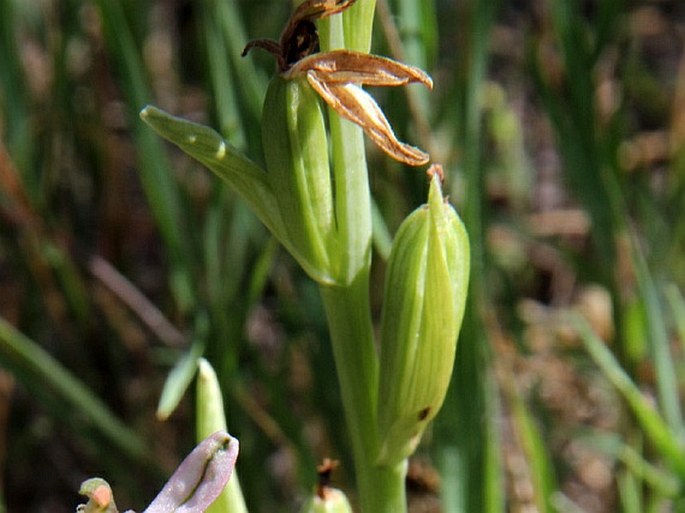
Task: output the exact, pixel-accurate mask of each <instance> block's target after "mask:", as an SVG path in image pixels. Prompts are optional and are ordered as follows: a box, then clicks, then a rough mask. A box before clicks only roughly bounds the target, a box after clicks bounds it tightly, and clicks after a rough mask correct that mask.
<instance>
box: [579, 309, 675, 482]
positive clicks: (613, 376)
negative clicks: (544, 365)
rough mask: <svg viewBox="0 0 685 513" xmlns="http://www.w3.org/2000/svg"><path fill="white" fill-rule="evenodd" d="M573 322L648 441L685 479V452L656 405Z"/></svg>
mask: <svg viewBox="0 0 685 513" xmlns="http://www.w3.org/2000/svg"><path fill="white" fill-rule="evenodd" d="M570 321H571V324H572V325H573V326H574V327H575V329H576V330H577V331H578V333H579V334H580V337H581V339H582V341H583V343H584V345H585V348H586V350H587V351H588V353H590V356H592V359H593V360H594V361H595V363H596V364H597V365H599V367H600V368H601V369H602V371H603V372H604V374H605V376H606V377H607V379H609V381H610V382H611V383H612V384H613V385H614V386H615V387H616V388H617V389H618V391H619V392H621V394H622V395H623V397H624V398H625V400H626V402H627V403H628V405H629V406H630V408H631V410H632V411H633V414H634V415H635V417H636V418H637V421H638V422H639V424H640V425H641V426H642V429H643V430H644V432H645V434H646V436H647V438H648V439H649V440H650V441H651V442H652V443H653V444H654V447H655V448H656V450H657V451H658V452H659V454H660V455H661V456H662V457H663V458H664V460H666V461H667V462H668V463H669V465H670V466H671V467H672V468H673V470H674V471H675V472H676V473H678V475H679V476H680V478H681V479H685V451H684V450H683V448H682V445H681V443H680V441H679V439H678V437H677V436H676V434H675V433H673V432H672V431H671V430H670V429H669V427H668V424H667V423H666V422H665V421H664V419H663V418H662V417H661V415H660V414H659V412H658V411H657V410H656V409H655V408H654V406H653V404H652V403H651V402H650V401H649V400H648V399H647V398H646V397H644V396H643V395H642V393H641V392H640V389H639V388H638V387H637V386H636V385H635V384H634V383H633V382H632V381H631V379H630V377H629V376H628V374H626V372H625V371H624V370H623V369H622V368H621V366H620V364H619V363H618V361H616V358H615V357H614V355H613V354H611V351H610V350H609V348H607V347H606V345H605V344H604V342H603V341H602V340H601V339H600V338H599V337H598V336H597V335H596V334H595V333H594V332H593V331H592V329H591V328H590V326H589V325H588V324H587V322H586V321H585V320H584V319H583V318H581V317H580V316H578V315H575V314H572V315H570Z"/></svg>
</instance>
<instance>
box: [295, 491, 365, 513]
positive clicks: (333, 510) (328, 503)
mask: <svg viewBox="0 0 685 513" xmlns="http://www.w3.org/2000/svg"><path fill="white" fill-rule="evenodd" d="M301 513H352V506H350V501H348V500H347V496H346V495H345V494H344V493H343V492H341V491H340V490H338V489H337V488H330V487H326V488H324V489H323V490H320V493H316V494H314V496H313V497H312V498H311V499H309V500H308V501H307V502H306V503H305V505H304V507H303V508H302V510H301Z"/></svg>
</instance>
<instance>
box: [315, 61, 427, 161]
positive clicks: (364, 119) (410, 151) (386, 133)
mask: <svg viewBox="0 0 685 513" xmlns="http://www.w3.org/2000/svg"><path fill="white" fill-rule="evenodd" d="M326 76H327V75H326V74H322V73H318V72H316V71H309V72H308V73H307V81H308V82H309V84H310V85H311V86H312V88H313V89H314V90H315V91H316V92H317V93H318V94H319V96H321V98H323V99H324V101H325V102H326V103H327V104H328V105H329V106H330V107H331V108H332V109H333V110H335V111H336V112H337V113H338V114H340V115H341V116H342V117H344V118H345V119H348V120H350V121H352V122H353V123H356V124H357V125H359V126H360V127H361V128H362V129H363V130H364V132H365V133H366V135H368V136H369V137H370V138H371V140H372V141H373V142H374V143H376V144H377V145H378V146H379V147H380V148H381V149H382V150H383V151H384V152H385V153H387V154H388V155H390V156H391V157H392V158H394V159H395V160H398V161H399V162H403V163H404V164H407V165H409V166H421V165H423V164H426V163H427V162H428V161H429V160H430V156H429V155H428V154H427V153H425V152H424V151H421V150H420V149H419V148H416V147H414V146H411V145H409V144H406V143H403V142H401V141H399V140H398V139H397V136H396V135H395V132H393V130H392V127H391V126H390V123H389V122H388V120H387V118H386V117H385V114H383V111H382V110H381V108H380V107H379V106H378V104H377V103H376V100H374V99H373V98H372V97H371V95H369V94H368V93H367V92H366V91H364V90H363V89H362V88H361V87H359V86H358V85H356V84H353V83H339V82H329V81H327V80H326Z"/></svg>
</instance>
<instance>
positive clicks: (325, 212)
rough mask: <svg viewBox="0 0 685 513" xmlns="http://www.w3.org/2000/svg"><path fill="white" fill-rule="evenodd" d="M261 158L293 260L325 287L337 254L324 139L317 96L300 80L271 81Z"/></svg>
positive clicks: (280, 79) (266, 105)
mask: <svg viewBox="0 0 685 513" xmlns="http://www.w3.org/2000/svg"><path fill="white" fill-rule="evenodd" d="M262 142H263V145H264V156H265V158H266V165H267V169H268V175H269V183H270V184H271V187H272V190H273V193H274V195H275V196H276V202H277V204H278V207H279V210H280V212H281V216H282V218H283V220H284V221H285V229H286V233H287V237H288V239H289V240H290V241H291V243H292V245H293V246H294V249H295V252H293V256H294V257H295V258H296V259H297V260H298V261H299V262H300V264H302V267H303V268H304V269H305V271H307V272H308V273H309V274H310V275H311V276H312V278H313V279H315V280H316V281H319V282H324V283H330V282H331V280H332V278H331V276H332V265H333V264H332V262H331V257H332V256H333V255H334V254H335V253H336V252H332V251H331V248H332V246H334V245H335V239H336V236H335V220H334V213H333V188H332V183H331V174H330V167H329V161H328V136H327V134H326V124H325V121H324V116H323V110H322V108H321V103H320V102H319V99H318V97H317V95H316V94H315V93H314V91H312V89H311V88H310V87H309V85H308V84H307V82H306V81H305V80H303V79H296V80H285V79H283V78H282V77H280V76H276V77H274V78H273V79H272V81H271V83H270V85H269V89H268V91H267V93H266V100H265V101H264V110H263V119H262Z"/></svg>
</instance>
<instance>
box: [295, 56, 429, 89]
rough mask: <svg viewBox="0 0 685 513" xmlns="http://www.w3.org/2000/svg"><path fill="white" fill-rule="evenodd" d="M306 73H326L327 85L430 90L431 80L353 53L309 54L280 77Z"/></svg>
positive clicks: (388, 62) (383, 59)
mask: <svg viewBox="0 0 685 513" xmlns="http://www.w3.org/2000/svg"><path fill="white" fill-rule="evenodd" d="M308 71H316V72H318V73H322V74H323V73H325V74H326V76H325V80H326V82H328V83H337V84H349V83H354V84H360V85H369V86H383V87H391V86H402V85H406V84H409V83H413V82H420V83H422V84H423V85H425V86H426V87H427V88H428V89H433V80H432V79H431V77H429V76H428V74H427V73H425V72H424V71H423V70H421V69H419V68H417V67H416V66H409V65H407V64H402V63H401V62H397V61H395V60H392V59H388V58H387V57H381V56H379V55H371V54H368V53H363V52H355V51H352V50H333V51H330V52H326V53H318V54H314V55H310V56H309V57H305V58H304V59H302V60H300V61H298V62H296V63H295V64H294V65H293V66H292V67H291V68H290V69H289V70H288V71H287V72H286V73H284V75H283V76H284V78H292V77H295V76H298V75H301V74H304V73H307V72H308Z"/></svg>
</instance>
